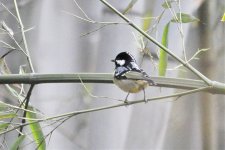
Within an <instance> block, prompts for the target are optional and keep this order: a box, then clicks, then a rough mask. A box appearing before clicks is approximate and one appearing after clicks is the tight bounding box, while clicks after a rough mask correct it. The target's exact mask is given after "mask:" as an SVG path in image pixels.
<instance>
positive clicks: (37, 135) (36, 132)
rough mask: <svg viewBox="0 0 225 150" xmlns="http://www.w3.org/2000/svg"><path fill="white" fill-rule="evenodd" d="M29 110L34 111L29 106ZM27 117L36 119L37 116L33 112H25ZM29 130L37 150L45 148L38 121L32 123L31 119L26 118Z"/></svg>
mask: <svg viewBox="0 0 225 150" xmlns="http://www.w3.org/2000/svg"><path fill="white" fill-rule="evenodd" d="M29 110H31V111H34V109H33V107H29ZM26 117H27V118H32V119H37V116H36V114H35V113H32V112H27V116H26ZM28 122H29V123H31V124H30V125H29V127H30V130H31V132H32V135H33V138H34V141H35V143H36V145H37V150H45V149H46V142H45V137H44V134H43V131H42V128H41V125H40V124H39V123H32V122H33V121H32V120H28Z"/></svg>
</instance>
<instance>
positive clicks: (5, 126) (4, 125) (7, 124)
mask: <svg viewBox="0 0 225 150" xmlns="http://www.w3.org/2000/svg"><path fill="white" fill-rule="evenodd" d="M8 126H9V123H2V124H0V132H2V131H3V130H5V129H6V128H7V127H8Z"/></svg>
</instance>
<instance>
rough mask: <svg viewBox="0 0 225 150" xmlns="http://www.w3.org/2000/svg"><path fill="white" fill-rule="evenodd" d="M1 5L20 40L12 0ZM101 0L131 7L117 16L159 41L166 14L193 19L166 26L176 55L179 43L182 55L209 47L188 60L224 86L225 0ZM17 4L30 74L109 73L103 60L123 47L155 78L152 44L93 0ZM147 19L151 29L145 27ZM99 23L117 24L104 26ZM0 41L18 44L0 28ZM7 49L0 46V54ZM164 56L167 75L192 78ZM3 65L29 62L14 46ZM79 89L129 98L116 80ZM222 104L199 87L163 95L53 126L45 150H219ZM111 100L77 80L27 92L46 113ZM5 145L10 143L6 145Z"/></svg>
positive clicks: (224, 136) (1, 14) (2, 17)
mask: <svg viewBox="0 0 225 150" xmlns="http://www.w3.org/2000/svg"><path fill="white" fill-rule="evenodd" d="M0 2H1V5H0V21H4V22H5V23H6V24H7V25H8V27H9V28H11V29H12V30H13V31H14V34H15V35H14V37H15V39H16V40H17V41H18V42H19V43H21V42H22V37H21V34H20V29H19V25H18V23H17V21H16V19H15V18H14V17H13V15H12V14H10V13H9V11H7V9H6V7H7V8H8V9H9V10H10V12H12V13H13V14H16V13H15V8H14V4H13V1H12V0H0ZM108 2H109V3H110V4H112V5H113V6H114V7H115V8H117V9H118V10H119V11H121V12H124V11H125V10H126V8H129V4H133V7H132V9H130V10H129V11H127V12H124V13H125V14H126V16H127V17H129V18H130V19H131V20H132V21H134V22H135V23H136V24H138V25H139V26H140V27H142V28H144V29H147V30H148V33H149V34H150V35H151V36H153V37H154V38H156V39H157V40H158V41H159V42H160V41H161V37H162V33H163V29H164V27H165V25H166V24H167V23H168V22H169V21H170V20H171V18H173V15H172V12H173V11H174V12H179V11H181V12H184V13H187V14H190V15H193V16H195V17H197V18H199V19H200V21H199V22H194V23H187V24H182V26H181V24H178V23H171V24H170V30H169V39H168V42H169V43H168V47H169V48H170V49H171V50H172V51H173V52H174V53H175V54H177V55H178V56H179V57H181V58H184V55H183V52H184V49H185V52H186V56H187V58H188V59H190V58H191V57H192V56H193V55H194V54H195V53H196V52H197V51H198V49H209V50H208V51H206V52H204V53H201V55H199V56H198V57H199V60H192V61H191V64H192V65H193V66H195V67H196V68H197V69H198V70H200V71H201V72H202V73H203V74H204V75H206V76H207V77H209V78H210V79H212V80H216V81H220V82H223V83H224V82H225V71H224V69H225V68H224V65H225V63H224V58H225V54H224V51H225V44H224V39H225V31H224V30H225V24H224V23H223V22H221V21H220V20H221V17H222V15H223V13H224V10H225V2H224V0H214V1H210V0H189V1H180V6H179V5H178V3H176V2H174V3H173V4H172V6H173V7H172V9H165V8H164V7H162V4H163V3H164V1H163V0H123V1H121V0H108ZM76 3H77V4H79V5H76ZM18 5H19V10H20V14H21V19H22V21H23V24H24V27H25V30H26V29H30V30H29V31H27V32H26V38H27V43H28V47H29V50H30V53H31V60H32V62H33V65H34V69H35V72H36V73H81V72H82V73H90V72H95V73H113V71H114V64H113V63H112V62H111V61H110V60H111V59H114V58H115V56H116V55H117V54H118V53H119V52H122V51H129V52H130V53H132V54H133V55H134V56H135V58H136V59H137V62H138V64H140V65H141V66H142V68H143V69H144V70H145V71H146V72H147V73H148V74H149V75H150V76H158V69H157V64H158V53H159V48H158V47H157V46H155V45H154V44H152V43H151V42H148V41H147V40H146V39H143V41H142V42H140V41H141V40H140V39H141V36H140V34H138V33H137V32H136V31H135V30H134V29H133V28H131V27H130V26H129V25H128V24H126V23H124V21H123V20H122V19H121V18H120V17H118V16H117V15H116V14H114V13H113V12H112V11H111V10H110V9H109V8H107V7H106V6H105V5H104V4H103V3H101V2H100V1H99V0H76V1H73V0H67V1H64V0H45V1H44V0H39V1H36V0H18ZM79 7H80V8H81V9H80V8H79ZM130 8H131V7H130ZM82 11H83V12H85V14H84V13H82ZM74 15H77V16H79V17H82V18H83V19H80V18H78V17H76V16H74ZM85 15H86V16H85ZM160 15H161V18H160V19H159V16H160ZM87 16H88V17H87ZM157 17H158V18H157ZM84 19H89V21H85V20H84ZM91 19H92V22H91V21H90V20H91ZM146 20H147V21H148V22H147V23H149V26H148V28H145V25H146ZM102 22H114V23H115V24H107V25H105V24H103V23H102ZM0 40H1V41H4V42H7V43H9V44H10V45H13V46H15V47H16V44H15V43H14V42H13V41H12V39H10V38H9V36H8V35H6V34H0ZM1 44H2V43H1ZM7 51H8V50H7V49H6V48H4V47H3V46H2V45H1V47H0V54H1V55H3V54H4V53H6V52H7ZM168 60H169V61H168V63H169V64H168V70H167V73H166V77H183V78H195V79H197V78H196V76H194V75H193V74H191V73H190V72H189V71H188V70H185V68H182V69H174V67H176V66H178V65H179V63H178V62H176V61H175V60H174V59H172V58H170V57H169V58H168ZM6 62H7V64H8V66H9V68H10V70H11V71H12V73H18V72H19V67H20V66H21V65H24V64H27V61H26V58H25V57H24V55H23V54H22V53H21V52H20V51H18V50H16V51H14V52H12V53H10V54H9V55H8V56H7V57H6ZM85 85H86V86H87V87H88V88H89V90H90V91H91V93H92V94H93V95H95V96H106V97H113V98H118V99H123V98H125V97H126V93H124V92H123V91H121V90H120V89H118V87H116V86H115V85H113V84H85ZM0 88H1V90H0V96H1V101H4V102H7V103H14V102H15V101H16V99H15V98H14V97H12V96H10V95H9V93H7V91H6V90H5V87H4V86H3V85H1V87H0ZM174 92H179V90H177V89H166V88H159V87H149V88H148V89H147V91H146V95H147V97H148V98H151V97H155V96H163V95H167V94H173V93H174ZM141 98H143V93H142V92H140V93H138V94H131V95H130V96H129V100H130V101H131V100H135V99H141ZM224 100H225V98H224V96H221V95H210V94H207V93H197V94H192V95H190V96H185V97H180V98H179V99H163V100H159V101H152V102H148V103H146V104H144V103H143V104H137V105H132V106H128V107H119V108H113V109H110V110H104V111H99V112H92V113H86V114H81V115H78V116H75V117H73V118H71V119H69V120H68V121H66V122H65V123H63V124H62V125H61V126H60V127H59V128H57V129H56V130H55V131H54V132H53V134H52V136H51V138H50V140H49V142H48V141H47V149H49V150H60V149H66V150H74V149H77V150H87V149H88V150H89V149H93V150H95V149H96V150H99V149H121V150H122V149H140V150H142V149H143V150H144V149H148V150H190V149H191V150H200V149H204V150H207V149H224V148H225V143H224V141H225V117H224V114H225V109H224V107H225V101H224ZM116 103H118V102H117V101H114V100H112V99H109V98H92V97H91V96H90V95H89V94H88V93H87V92H86V90H85V88H84V86H83V85H82V84H74V83H71V84H68V83H67V84H41V85H37V86H35V88H34V91H33V93H32V96H31V104H32V105H33V106H34V107H35V108H37V109H38V110H39V111H40V112H41V113H43V114H44V115H45V116H53V115H58V114H62V113H66V112H71V111H75V110H84V109H89V108H95V107H101V106H108V105H112V104H116ZM53 129H54V126H46V127H45V128H43V131H44V133H45V134H47V133H49V132H50V131H52V130H53ZM16 136H17V133H16V132H15V133H14V132H11V133H8V134H7V136H6V140H5V142H4V143H2V144H1V145H10V144H12V142H13V141H14V140H13V139H15V137H16ZM2 148H3V149H7V146H2ZM32 148H33V149H35V144H27V145H25V146H24V149H32Z"/></svg>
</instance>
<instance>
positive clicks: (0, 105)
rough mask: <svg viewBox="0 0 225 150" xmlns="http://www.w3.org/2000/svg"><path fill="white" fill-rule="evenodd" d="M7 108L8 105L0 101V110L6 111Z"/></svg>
mask: <svg viewBox="0 0 225 150" xmlns="http://www.w3.org/2000/svg"><path fill="white" fill-rule="evenodd" d="M7 109H8V106H6V105H5V104H4V103H0V111H3V112H4V111H6V110H7Z"/></svg>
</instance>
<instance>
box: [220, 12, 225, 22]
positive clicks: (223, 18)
mask: <svg viewBox="0 0 225 150" xmlns="http://www.w3.org/2000/svg"><path fill="white" fill-rule="evenodd" d="M221 21H222V22H225V12H224V14H223V17H222V19H221Z"/></svg>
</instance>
